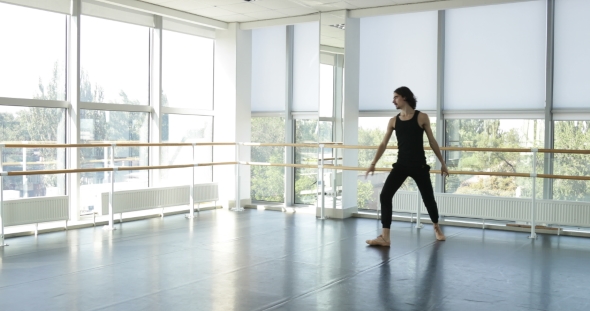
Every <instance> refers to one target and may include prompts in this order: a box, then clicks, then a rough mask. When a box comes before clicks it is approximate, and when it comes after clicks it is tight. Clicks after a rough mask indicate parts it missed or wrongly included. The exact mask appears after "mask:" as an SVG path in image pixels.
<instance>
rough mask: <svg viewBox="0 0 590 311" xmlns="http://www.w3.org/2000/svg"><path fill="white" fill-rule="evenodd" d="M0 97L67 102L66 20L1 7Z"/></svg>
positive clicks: (36, 12) (6, 6)
mask: <svg viewBox="0 0 590 311" xmlns="http://www.w3.org/2000/svg"><path fill="white" fill-rule="evenodd" d="M0 38H2V48H0V68H1V69H0V96H2V97H13V98H35V99H49V100H65V98H66V66H65V63H66V16H65V15H64V14H58V13H51V12H46V11H41V10H36V9H29V8H25V7H20V6H16V5H9V4H3V3H0Z"/></svg>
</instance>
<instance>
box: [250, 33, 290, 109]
mask: <svg viewBox="0 0 590 311" xmlns="http://www.w3.org/2000/svg"><path fill="white" fill-rule="evenodd" d="M286 44H287V29H286V27H285V26H277V27H269V28H259V29H254V30H252V111H255V112H267V111H268V112H271V111H284V110H285V104H286V98H287V97H286V96H287V95H286V83H287V82H286V74H287V73H286V71H287V54H286V53H287V46H286Z"/></svg>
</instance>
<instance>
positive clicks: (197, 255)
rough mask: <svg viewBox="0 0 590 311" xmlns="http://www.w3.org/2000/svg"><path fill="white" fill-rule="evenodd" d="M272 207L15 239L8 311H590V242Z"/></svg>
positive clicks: (5, 255) (3, 292)
mask: <svg viewBox="0 0 590 311" xmlns="http://www.w3.org/2000/svg"><path fill="white" fill-rule="evenodd" d="M379 227H380V225H379V223H378V222H377V221H376V220H371V219H358V218H352V219H346V220H326V221H318V220H316V219H315V217H314V216H313V215H309V214H301V213H299V214H298V213H295V214H293V213H281V212H274V211H259V210H246V211H244V212H239V213H237V212H229V211H226V210H217V211H206V212H201V213H200V214H199V215H197V218H196V219H194V220H193V221H189V220H187V219H185V218H184V216H183V215H175V216H167V217H165V218H163V219H161V218H152V219H147V220H140V221H134V222H127V223H123V224H122V226H120V225H117V228H118V229H117V230H116V231H115V232H108V231H104V230H102V228H99V227H97V228H86V229H79V230H70V231H68V232H65V231H64V232H56V233H47V234H41V235H39V236H38V237H34V236H26V237H18V238H10V239H8V240H7V242H8V243H9V244H10V246H8V247H6V248H5V249H3V250H0V254H1V265H0V310H166V311H173V310H306V311H307V310H502V311H507V310H569V311H573V310H590V296H589V293H590V268H589V267H588V265H589V263H590V239H588V238H579V237H564V236H562V237H557V236H543V235H540V236H539V238H538V239H537V240H535V241H533V240H529V239H528V238H527V237H528V234H526V233H517V232H504V231H494V230H481V229H471V228H459V227H450V226H447V227H444V231H445V233H446V235H447V241H446V242H436V241H435V239H434V234H433V231H432V226H429V225H426V226H425V227H424V229H421V230H416V229H414V228H413V227H412V226H411V225H410V223H402V222H395V223H394V224H393V226H392V238H393V241H392V245H391V248H373V247H367V246H365V243H364V240H365V239H367V238H374V237H375V236H376V235H377V232H378V231H379Z"/></svg>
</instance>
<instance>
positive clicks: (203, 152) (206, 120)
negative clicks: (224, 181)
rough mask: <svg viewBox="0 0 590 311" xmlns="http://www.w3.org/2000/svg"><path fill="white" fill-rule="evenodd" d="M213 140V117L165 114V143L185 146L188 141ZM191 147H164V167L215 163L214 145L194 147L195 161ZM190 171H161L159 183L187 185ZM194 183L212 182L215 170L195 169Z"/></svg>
mask: <svg viewBox="0 0 590 311" xmlns="http://www.w3.org/2000/svg"><path fill="white" fill-rule="evenodd" d="M212 141H213V117H212V116H197V115H177V114H164V115H163V116H162V142H174V143H186V142H196V143H204V142H212ZM192 148H193V147H192V146H190V147H189V146H182V147H161V159H160V163H161V164H162V165H172V164H188V163H193V161H194V162H197V163H207V162H212V160H213V159H212V157H213V149H212V146H195V158H194V160H193V158H192V157H193V154H192ZM190 170H191V169H190V168H189V169H170V170H160V182H161V183H162V184H165V185H176V184H180V185H186V184H190V183H191V180H192V174H191V171H190ZM194 170H195V183H206V182H211V180H212V179H213V173H212V167H211V166H203V167H196V168H194Z"/></svg>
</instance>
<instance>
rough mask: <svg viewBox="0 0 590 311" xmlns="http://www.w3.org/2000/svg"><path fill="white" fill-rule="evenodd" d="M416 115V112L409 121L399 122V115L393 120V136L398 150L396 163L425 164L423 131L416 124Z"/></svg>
mask: <svg viewBox="0 0 590 311" xmlns="http://www.w3.org/2000/svg"><path fill="white" fill-rule="evenodd" d="M418 114H420V111H418V110H416V111H415V112H414V116H413V117H412V118H411V119H410V120H406V121H404V120H401V119H400V115H399V114H398V115H397V116H396V120H395V136H396V137H397V145H398V148H399V152H398V156H397V163H402V164H416V165H424V164H426V155H425V154H424V142H423V139H424V129H423V128H421V127H420V125H419V124H418Z"/></svg>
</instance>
